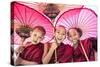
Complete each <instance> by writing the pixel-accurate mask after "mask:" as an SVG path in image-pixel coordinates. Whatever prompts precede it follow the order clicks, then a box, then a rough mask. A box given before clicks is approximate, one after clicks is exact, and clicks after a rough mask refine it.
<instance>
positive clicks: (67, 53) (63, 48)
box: [49, 43, 73, 63]
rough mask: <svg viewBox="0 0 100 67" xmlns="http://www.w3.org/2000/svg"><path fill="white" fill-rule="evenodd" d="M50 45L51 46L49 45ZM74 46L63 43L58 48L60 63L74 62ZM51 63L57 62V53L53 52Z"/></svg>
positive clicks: (58, 60)
mask: <svg viewBox="0 0 100 67" xmlns="http://www.w3.org/2000/svg"><path fill="white" fill-rule="evenodd" d="M49 47H50V46H49ZM72 53H73V48H72V47H71V46H70V45H65V44H64V43H61V44H60V45H59V46H58V47H57V49H56V54H57V55H56V56H57V62H58V63H66V62H72V57H73V56H72ZM49 63H55V53H53V55H52V57H51V60H50V61H49Z"/></svg>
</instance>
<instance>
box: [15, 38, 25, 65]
mask: <svg viewBox="0 0 100 67" xmlns="http://www.w3.org/2000/svg"><path fill="white" fill-rule="evenodd" d="M21 41H22V42H21V44H20V45H21V46H23V42H24V41H25V38H22V40H21ZM21 52H22V51H21ZM21 52H19V53H18V54H17V59H18V58H19V55H20V53H21ZM17 59H16V60H17ZM16 60H15V61H14V64H15V65H16Z"/></svg>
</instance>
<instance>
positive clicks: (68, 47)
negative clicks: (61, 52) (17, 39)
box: [64, 44, 73, 50]
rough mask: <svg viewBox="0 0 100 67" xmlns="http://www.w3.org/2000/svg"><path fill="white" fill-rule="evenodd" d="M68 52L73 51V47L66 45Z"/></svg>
mask: <svg viewBox="0 0 100 67" xmlns="http://www.w3.org/2000/svg"><path fill="white" fill-rule="evenodd" d="M64 47H65V48H66V49H67V50H73V47H72V46H71V45H69V44H66V45H64Z"/></svg>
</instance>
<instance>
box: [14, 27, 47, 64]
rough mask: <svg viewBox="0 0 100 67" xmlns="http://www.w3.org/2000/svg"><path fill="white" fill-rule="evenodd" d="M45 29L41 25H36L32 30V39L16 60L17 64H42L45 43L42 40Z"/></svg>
mask: <svg viewBox="0 0 100 67" xmlns="http://www.w3.org/2000/svg"><path fill="white" fill-rule="evenodd" d="M45 33H46V32H45V29H44V28H43V27H41V26H36V27H34V29H33V31H32V32H31V37H30V40H31V42H27V43H26V45H25V46H24V47H21V48H23V50H21V52H20V54H19V58H18V59H17V61H16V65H27V64H28V65H29V64H41V63H42V55H43V50H44V45H43V44H42V43H41V42H40V41H41V40H43V38H44V35H45Z"/></svg>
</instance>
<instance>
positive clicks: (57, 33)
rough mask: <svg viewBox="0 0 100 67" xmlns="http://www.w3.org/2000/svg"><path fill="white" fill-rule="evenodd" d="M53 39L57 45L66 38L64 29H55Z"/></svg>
mask: <svg viewBox="0 0 100 67" xmlns="http://www.w3.org/2000/svg"><path fill="white" fill-rule="evenodd" d="M55 38H56V40H57V42H58V43H61V42H62V41H63V40H64V39H65V38H66V30H65V28H64V27H56V31H55Z"/></svg>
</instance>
